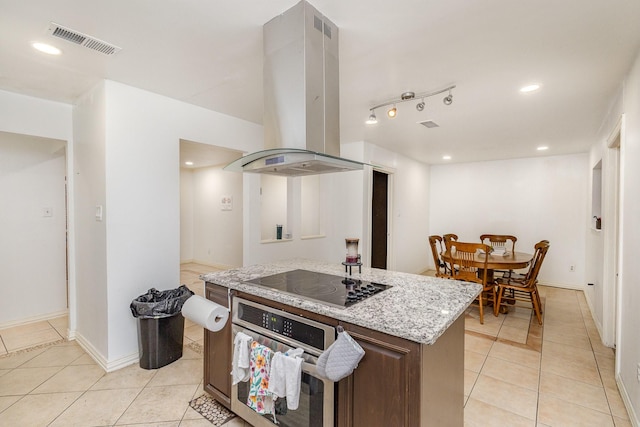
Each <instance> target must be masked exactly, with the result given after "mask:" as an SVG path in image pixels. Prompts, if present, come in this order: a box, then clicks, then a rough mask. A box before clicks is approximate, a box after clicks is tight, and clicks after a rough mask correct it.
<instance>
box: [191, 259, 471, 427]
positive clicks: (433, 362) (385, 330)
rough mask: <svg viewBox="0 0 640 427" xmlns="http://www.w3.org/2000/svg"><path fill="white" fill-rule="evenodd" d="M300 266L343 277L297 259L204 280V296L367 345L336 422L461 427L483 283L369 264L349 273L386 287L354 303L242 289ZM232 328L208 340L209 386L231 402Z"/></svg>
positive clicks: (335, 268) (339, 396) (340, 393)
mask: <svg viewBox="0 0 640 427" xmlns="http://www.w3.org/2000/svg"><path fill="white" fill-rule="evenodd" d="M296 269H302V270H308V271H314V272H318V273H325V274H331V275H336V276H342V277H345V272H344V270H343V267H342V266H341V265H339V264H338V265H334V264H328V263H322V262H315V261H310V260H304V259H293V260H287V261H282V262H276V263H270V264H263V265H255V266H250V267H244V268H238V269H232V270H227V271H222V272H217V273H211V274H205V275H203V276H201V279H203V280H204V281H205V282H206V288H207V298H209V299H211V300H213V301H215V302H218V303H219V304H224V305H225V306H227V304H228V300H229V298H230V297H231V298H233V297H235V296H238V297H242V298H248V299H254V300H256V301H259V302H261V303H263V304H265V303H267V304H269V306H271V307H273V308H275V309H278V310H283V311H286V312H291V313H294V314H296V315H299V316H303V317H306V318H310V319H313V320H316V321H319V322H321V323H324V324H329V325H332V326H341V327H342V328H344V330H346V331H348V332H349V334H350V335H351V336H352V337H353V338H354V339H355V340H356V341H357V342H358V343H359V344H360V345H361V346H362V347H363V349H364V350H365V356H364V358H363V359H362V360H361V362H360V364H359V366H358V368H357V369H356V370H355V371H354V373H353V374H352V375H350V376H349V377H347V378H345V379H343V380H341V381H340V382H339V383H337V387H336V398H335V400H336V402H335V403H336V405H335V414H336V415H335V423H336V425H337V426H360V425H394V426H424V425H447V426H462V424H463V398H464V316H463V313H464V311H465V309H466V308H467V307H468V305H469V304H470V303H471V302H472V301H473V300H474V299H475V297H476V296H477V295H478V293H479V292H480V290H481V286H480V285H478V284H472V283H463V282H458V281H452V280H446V279H439V278H434V277H427V276H419V275H414V274H407V273H400V272H392V271H387V270H378V269H369V268H363V269H362V273H354V274H353V275H352V276H349V277H351V278H354V279H360V280H364V281H369V282H375V283H381V284H385V285H390V286H391V287H390V288H389V289H386V290H384V291H383V292H380V293H377V294H374V295H372V296H370V297H368V298H366V299H364V300H362V301H360V302H358V303H357V304H354V305H352V306H350V307H346V308H345V307H338V306H335V305H331V304H326V303H322V302H319V301H316V300H311V299H308V298H306V297H302V296H299V295H295V294H291V293H287V292H282V291H278V290H275V289H271V288H267V287H263V286H258V285H255V284H252V283H246V282H248V281H250V280H254V279H257V278H261V277H266V276H271V275H274V274H278V273H283V272H287V271H291V270H296ZM231 344H232V337H231V330H230V328H228V331H226V332H225V331H224V330H223V331H221V332H218V333H211V332H208V331H207V334H205V389H206V390H207V391H209V392H210V393H212V394H213V395H214V397H216V399H218V400H219V401H221V402H222V403H224V404H226V405H229V394H230V378H229V374H228V373H229V372H230V363H231V362H230V359H231Z"/></svg>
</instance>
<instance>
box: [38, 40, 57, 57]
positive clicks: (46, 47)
mask: <svg viewBox="0 0 640 427" xmlns="http://www.w3.org/2000/svg"><path fill="white" fill-rule="evenodd" d="M31 46H33V48H34V49H37V50H39V51H40V52H44V53H48V54H49V55H60V54H61V53H62V51H61V50H60V49H58V48H57V47H54V46H51V45H50V44H46V43H39V42H34V43H31Z"/></svg>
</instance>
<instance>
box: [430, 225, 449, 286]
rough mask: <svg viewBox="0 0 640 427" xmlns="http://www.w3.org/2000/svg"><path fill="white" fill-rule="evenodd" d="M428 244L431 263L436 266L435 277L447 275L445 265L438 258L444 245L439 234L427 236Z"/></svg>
mask: <svg viewBox="0 0 640 427" xmlns="http://www.w3.org/2000/svg"><path fill="white" fill-rule="evenodd" d="M429 246H431V254H432V255H433V263H434V264H435V266H436V277H443V276H447V274H446V265H445V263H444V262H443V261H442V259H441V258H440V254H441V253H442V250H443V249H444V245H443V243H442V237H440V236H436V235H434V236H429Z"/></svg>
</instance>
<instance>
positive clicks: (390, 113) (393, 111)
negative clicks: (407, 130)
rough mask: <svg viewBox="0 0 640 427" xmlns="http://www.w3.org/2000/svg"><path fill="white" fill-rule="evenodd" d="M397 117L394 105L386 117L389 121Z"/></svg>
mask: <svg viewBox="0 0 640 427" xmlns="http://www.w3.org/2000/svg"><path fill="white" fill-rule="evenodd" d="M397 115H398V109H397V108H396V106H395V105H394V106H393V107H392V108H389V111H387V116H389V118H390V119H393V118H394V117H395V116H397Z"/></svg>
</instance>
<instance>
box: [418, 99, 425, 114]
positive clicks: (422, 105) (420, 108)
mask: <svg viewBox="0 0 640 427" xmlns="http://www.w3.org/2000/svg"><path fill="white" fill-rule="evenodd" d="M416 110H418V111H422V110H424V99H423V100H422V101H420V102H418V103H417V104H416Z"/></svg>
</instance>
